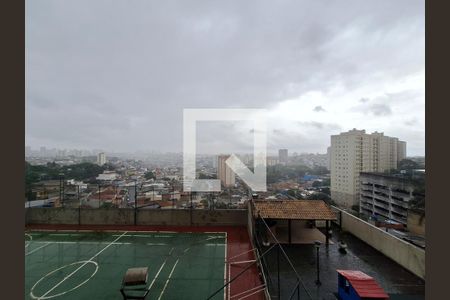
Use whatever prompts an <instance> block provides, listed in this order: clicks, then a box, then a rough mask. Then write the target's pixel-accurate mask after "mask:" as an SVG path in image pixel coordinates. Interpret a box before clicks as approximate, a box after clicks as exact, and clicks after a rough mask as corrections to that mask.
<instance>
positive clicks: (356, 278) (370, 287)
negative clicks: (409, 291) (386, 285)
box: [336, 270, 389, 299]
mask: <svg viewBox="0 0 450 300" xmlns="http://www.w3.org/2000/svg"><path fill="white" fill-rule="evenodd" d="M336 271H337V272H338V273H339V274H340V275H342V276H343V277H345V279H347V280H348V281H349V282H350V284H351V285H352V287H353V288H354V289H355V291H356V293H357V294H358V296H359V297H361V298H364V299H365V298H368V299H374V298H375V299H389V295H388V294H386V292H385V291H384V290H383V288H382V287H381V286H380V285H379V284H378V283H377V282H376V281H375V279H374V278H373V277H371V276H369V275H367V274H366V273H363V272H361V271H356V270H336Z"/></svg>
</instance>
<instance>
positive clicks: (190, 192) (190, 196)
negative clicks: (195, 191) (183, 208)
mask: <svg viewBox="0 0 450 300" xmlns="http://www.w3.org/2000/svg"><path fill="white" fill-rule="evenodd" d="M189 198H190V200H191V207H190V210H189V211H190V215H191V226H192V191H189Z"/></svg>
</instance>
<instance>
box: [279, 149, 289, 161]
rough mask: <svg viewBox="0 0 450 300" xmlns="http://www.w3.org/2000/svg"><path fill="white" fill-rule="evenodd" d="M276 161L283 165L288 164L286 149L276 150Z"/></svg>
mask: <svg viewBox="0 0 450 300" xmlns="http://www.w3.org/2000/svg"><path fill="white" fill-rule="evenodd" d="M278 161H279V162H280V164H284V165H286V164H287V163H288V149H280V150H278Z"/></svg>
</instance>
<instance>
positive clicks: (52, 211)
mask: <svg viewBox="0 0 450 300" xmlns="http://www.w3.org/2000/svg"><path fill="white" fill-rule="evenodd" d="M25 222H26V224H78V209H76V208H64V209H63V208H48V207H30V208H26V209H25Z"/></svg>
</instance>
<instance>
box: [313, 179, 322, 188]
mask: <svg viewBox="0 0 450 300" xmlns="http://www.w3.org/2000/svg"><path fill="white" fill-rule="evenodd" d="M312 186H313V187H319V186H322V182H320V181H318V180H315V181H314V182H313V183H312Z"/></svg>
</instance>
